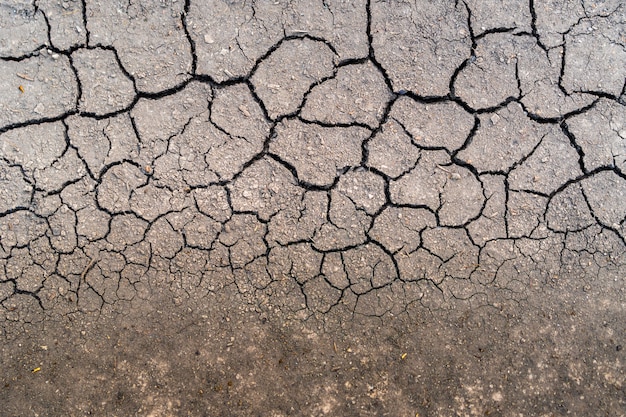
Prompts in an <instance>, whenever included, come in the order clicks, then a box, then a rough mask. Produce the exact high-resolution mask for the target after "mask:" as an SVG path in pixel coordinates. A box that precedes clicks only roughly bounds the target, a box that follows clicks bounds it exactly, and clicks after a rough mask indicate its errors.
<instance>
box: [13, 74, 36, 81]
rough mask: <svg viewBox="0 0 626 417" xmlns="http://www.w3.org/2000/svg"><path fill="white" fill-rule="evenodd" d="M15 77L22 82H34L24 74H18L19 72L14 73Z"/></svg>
mask: <svg viewBox="0 0 626 417" xmlns="http://www.w3.org/2000/svg"><path fill="white" fill-rule="evenodd" d="M15 75H17V76H18V77H20V78H21V79H23V80H28V81H35V79H34V78H33V77H29V76H28V75H26V74H20V73H19V72H16V73H15Z"/></svg>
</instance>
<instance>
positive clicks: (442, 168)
mask: <svg viewBox="0 0 626 417" xmlns="http://www.w3.org/2000/svg"><path fill="white" fill-rule="evenodd" d="M436 167H437V168H439V169H440V170H442V171H443V172H447V173H448V174H452V173H453V172H452V171H448V170H447V169H445V168H444V167H442V166H441V165H436Z"/></svg>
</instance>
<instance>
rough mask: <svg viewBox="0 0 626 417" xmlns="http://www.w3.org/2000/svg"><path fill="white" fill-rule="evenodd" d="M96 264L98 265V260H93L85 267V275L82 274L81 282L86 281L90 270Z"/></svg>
mask: <svg viewBox="0 0 626 417" xmlns="http://www.w3.org/2000/svg"><path fill="white" fill-rule="evenodd" d="M95 263H96V259H95V258H92V259H91V262H89V264H88V265H87V266H86V267H85V269H83V273H82V274H80V280H81V281H84V280H85V275H87V272H89V270H90V269H91V267H92V266H94V264H95Z"/></svg>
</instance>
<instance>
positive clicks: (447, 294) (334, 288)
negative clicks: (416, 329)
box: [0, 1, 626, 321]
mask: <svg viewBox="0 0 626 417" xmlns="http://www.w3.org/2000/svg"><path fill="white" fill-rule="evenodd" d="M583 3H584V2H583ZM609 3H610V2H607V3H605V4H604V6H603V7H595V8H594V6H593V5H587V4H586V3H584V4H582V5H581V6H580V7H579V8H577V10H576V13H574V14H573V16H576V18H575V19H573V18H572V22H570V23H569V24H568V25H567V27H565V28H564V27H553V26H554V25H553V24H551V23H549V19H548V16H546V15H545V13H544V11H543V10H541V9H537V8H536V7H534V6H533V3H532V2H531V4H530V6H532V7H531V8H530V9H528V8H526V7H524V8H522V9H523V10H519V11H518V12H516V13H514V14H512V15H511V16H510V17H509V20H510V21H508V22H505V23H506V24H504V25H499V23H500V22H492V21H491V20H490V19H489V15H488V13H487V12H486V11H485V10H483V6H481V4H480V3H479V2H477V3H476V4H474V2H468V3H460V2H456V3H453V2H440V3H433V4H429V5H428V7H425V8H423V9H421V7H422V6H424V5H421V4H419V5H415V4H409V3H402V4H396V3H393V2H392V3H383V2H373V3H371V4H370V3H363V2H361V3H359V2H351V3H349V4H347V3H340V2H327V3H319V4H316V5H315V6H314V7H310V5H308V6H306V7H303V8H301V9H300V8H299V7H298V6H297V5H286V4H282V3H280V2H276V3H273V4H265V3H262V4H256V3H253V4H250V5H248V4H227V3H222V2H218V1H215V2H190V1H187V2H186V3H184V2H167V1H158V2H157V1H154V2H141V3H138V4H135V3H131V4H125V3H124V2H103V3H98V2H90V1H87V2H69V3H63V4H57V3H54V2H47V1H46V2H36V4H35V5H30V4H28V3H25V4H23V5H22V6H16V5H13V6H9V5H3V6H2V7H3V8H4V9H5V10H4V12H3V13H4V15H5V18H4V22H3V29H2V31H4V33H5V34H6V35H7V36H3V38H4V41H3V42H2V45H0V46H1V48H0V56H1V57H2V58H1V60H0V66H1V71H0V72H1V73H2V74H3V76H2V78H1V80H0V83H1V87H2V91H3V94H2V98H1V99H0V108H1V111H0V114H1V116H0V132H1V134H0V144H1V153H0V172H1V175H0V181H1V184H2V187H1V193H2V196H1V199H0V200H1V201H2V203H1V206H0V231H1V237H0V271H1V272H0V274H1V275H2V276H3V278H2V279H1V280H0V304H1V305H2V307H3V311H4V313H5V316H6V318H7V319H9V320H18V321H22V320H23V321H31V320H38V319H41V317H43V316H44V315H46V314H54V313H58V314H67V313H69V312H72V311H77V310H87V311H90V310H91V311H102V310H111V311H123V310H124V309H127V308H128V306H129V305H132V304H133V303H135V302H141V300H146V299H149V298H150V297H151V293H152V292H154V291H162V290H163V289H167V290H169V291H171V293H172V297H175V298H177V299H181V300H182V299H185V298H188V297H190V296H192V294H193V297H200V298H201V297H202V295H203V294H206V293H208V292H215V291H220V290H221V289H222V288H224V287H227V286H234V287H236V288H237V290H238V291H239V292H240V293H242V294H247V295H248V296H249V299H250V302H252V303H255V304H259V305H269V304H272V305H274V306H275V307H276V308H279V309H283V310H285V311H288V312H290V313H295V314H300V315H302V316H303V317H304V316H306V315H309V314H313V313H314V312H320V313H326V312H328V311H330V310H333V309H337V308H342V309H345V310H346V311H349V312H356V313H360V314H371V315H384V314H385V313H388V312H392V313H398V312H401V311H403V310H404V309H405V308H406V307H407V305H411V304H414V303H419V304H423V305H425V306H428V307H429V308H433V307H445V305H446V303H448V302H449V301H450V300H451V299H462V300H468V301H469V302H470V303H471V304H472V305H476V306H478V305H489V304H491V305H493V304H497V303H498V302H501V301H502V300H507V299H523V298H525V297H527V296H528V291H531V290H532V288H533V287H541V286H543V285H546V284H548V283H550V282H551V281H553V280H558V279H559V277H561V276H565V275H568V276H585V277H590V279H593V278H594V277H598V276H601V275H602V274H604V273H611V272H612V273H617V274H619V273H621V274H622V276H623V273H624V271H625V269H624V268H625V267H626V266H625V262H626V255H625V250H624V248H625V234H626V224H625V221H626V219H625V216H626V175H625V174H624V169H625V167H626V165H625V160H626V147H625V143H626V107H625V103H624V100H625V95H624V88H625V87H624V76H625V74H626V50H625V45H624V38H623V30H624V5H623V4H620V2H613V3H615V4H612V5H610V4H609ZM440 22H443V23H440ZM19 25H23V26H24V27H25V28H27V30H24V31H21V32H19V33H21V34H23V36H18V37H15V36H10V35H9V31H10V30H11V28H12V27H16V26H19ZM348 29H349V30H350V31H351V34H350V35H347V34H345V33H343V32H344V31H346V30H348ZM148 30H149V31H150V32H151V35H150V36H146V35H145V33H147V32H146V31H148ZM142 33H144V34H143V35H142ZM592 34H593V36H592ZM620 34H621V35H620ZM620 36H621V37H620ZM587 44H589V45H590V46H591V50H592V53H591V55H588V56H585V57H584V59H582V58H581V54H580V53H578V52H577V51H578V49H580V48H581V47H583V46H585V45H587ZM18 306H20V307H19V308H18Z"/></svg>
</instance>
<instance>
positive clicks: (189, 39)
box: [180, 0, 198, 75]
mask: <svg viewBox="0 0 626 417" xmlns="http://www.w3.org/2000/svg"><path fill="white" fill-rule="evenodd" d="M189 7H191V0H185V6H184V9H183V12H182V13H181V15H180V21H181V24H182V25H183V30H184V31H185V37H186V38H187V42H188V43H189V49H190V51H191V74H192V75H195V74H196V71H197V68H198V55H197V54H196V41H195V40H194V39H193V38H192V37H191V34H190V33H189V28H188V26H187V16H189Z"/></svg>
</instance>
